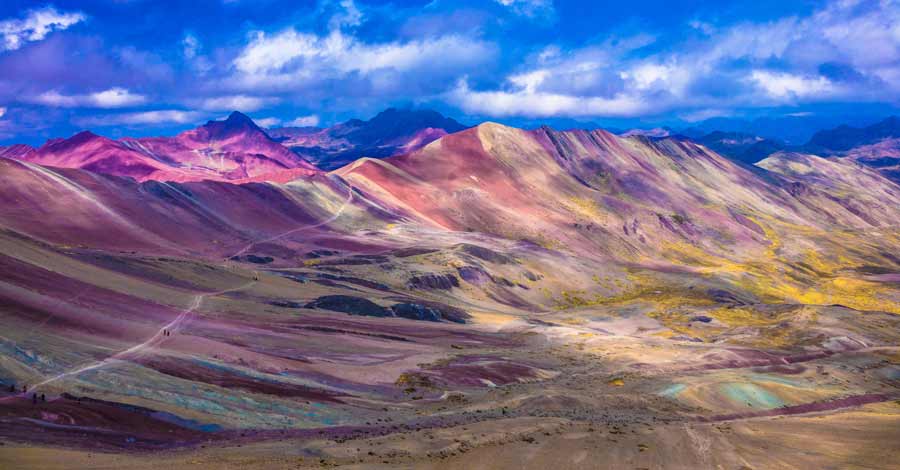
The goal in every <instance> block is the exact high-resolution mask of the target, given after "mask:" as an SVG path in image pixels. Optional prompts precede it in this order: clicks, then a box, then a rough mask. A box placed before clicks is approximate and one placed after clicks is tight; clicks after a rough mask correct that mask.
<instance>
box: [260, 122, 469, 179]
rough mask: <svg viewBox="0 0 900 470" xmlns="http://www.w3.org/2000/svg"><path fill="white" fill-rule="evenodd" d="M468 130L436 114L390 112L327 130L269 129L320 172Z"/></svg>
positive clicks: (401, 150) (400, 151)
mask: <svg viewBox="0 0 900 470" xmlns="http://www.w3.org/2000/svg"><path fill="white" fill-rule="evenodd" d="M465 128H466V126H464V125H462V124H460V123H458V122H456V121H455V120H453V119H451V118H448V117H444V116H443V115H441V114H440V113H438V112H436V111H430V110H409V109H395V108H389V109H387V110H385V111H382V112H380V113H378V115H376V116H375V117H373V118H372V119H370V120H368V121H362V120H359V119H351V120H349V121H347V122H344V123H341V124H337V125H335V126H333V127H329V128H327V129H318V128H309V127H306V128H295V127H288V128H279V129H270V130H269V133H270V134H271V135H272V137H273V138H274V139H276V140H278V141H279V142H281V143H282V144H283V145H285V146H286V147H288V148H290V149H291V150H293V151H294V152H296V153H297V154H298V155H301V156H303V157H304V158H305V159H307V160H309V161H311V162H313V163H315V164H316V166H318V167H319V168H322V169H325V170H333V169H335V168H339V167H341V166H344V165H346V164H348V163H350V162H352V161H353V160H356V159H357V158H359V157H363V156H365V157H372V158H383V157H389V156H391V155H397V154H400V153H406V152H410V151H412V150H415V149H418V148H421V147H422V146H424V145H426V144H428V143H429V142H432V141H434V140H435V139H438V138H440V137H442V136H444V135H447V134H452V133H454V132H458V131H461V130H463V129H465Z"/></svg>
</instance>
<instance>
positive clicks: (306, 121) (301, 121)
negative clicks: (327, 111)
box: [285, 114, 319, 127]
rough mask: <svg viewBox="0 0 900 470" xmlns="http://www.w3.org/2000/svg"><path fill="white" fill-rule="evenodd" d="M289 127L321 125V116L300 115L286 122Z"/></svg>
mask: <svg viewBox="0 0 900 470" xmlns="http://www.w3.org/2000/svg"><path fill="white" fill-rule="evenodd" d="M285 125H286V126H287V127H316V126H318V125H319V116H317V115H315V114H311V115H309V116H300V117H298V118H296V119H294V120H292V121H289V122H286V123H285Z"/></svg>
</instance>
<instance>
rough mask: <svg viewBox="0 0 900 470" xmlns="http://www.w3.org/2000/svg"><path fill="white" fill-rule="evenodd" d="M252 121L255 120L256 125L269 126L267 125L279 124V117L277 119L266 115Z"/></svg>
mask: <svg viewBox="0 0 900 470" xmlns="http://www.w3.org/2000/svg"><path fill="white" fill-rule="evenodd" d="M253 122H255V123H256V125H257V126H259V127H263V128H269V127H275V126H277V125H279V124H281V119H278V118H276V117H267V118H261V119H254V120H253Z"/></svg>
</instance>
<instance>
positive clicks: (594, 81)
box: [446, 0, 900, 118]
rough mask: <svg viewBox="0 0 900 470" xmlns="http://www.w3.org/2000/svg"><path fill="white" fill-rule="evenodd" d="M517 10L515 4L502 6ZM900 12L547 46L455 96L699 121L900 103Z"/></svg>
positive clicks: (495, 107)
mask: <svg viewBox="0 0 900 470" xmlns="http://www.w3.org/2000/svg"><path fill="white" fill-rule="evenodd" d="M497 1H498V2H500V3H502V4H504V5H507V6H514V5H515V4H516V3H517V2H516V1H515V0H497ZM898 24H900V5H898V3H897V2H896V1H895V0H881V1H877V0H840V1H833V2H830V3H828V4H826V5H825V6H823V7H822V8H820V9H819V10H817V11H814V12H813V13H811V14H810V15H808V16H805V17H787V18H781V19H776V20H774V21H768V22H758V23H753V22H740V23H736V24H732V25H714V24H712V23H708V22H705V21H702V20H701V19H696V20H693V21H691V22H689V24H687V25H686V27H689V28H690V29H692V30H695V31H699V32H700V33H702V34H701V35H700V36H697V35H693V37H691V38H690V39H689V40H687V41H688V42H685V43H673V44H671V45H669V46H668V47H664V48H655V49H654V50H653V51H652V52H647V50H646V49H644V50H641V48H642V47H643V46H644V45H646V44H648V43H650V42H652V38H646V37H645V38H640V37H635V38H626V39H624V40H621V41H611V40H607V41H605V42H604V43H601V44H596V45H590V46H587V47H584V48H581V49H575V50H569V51H565V50H562V49H560V48H559V47H556V46H554V45H549V46H542V47H540V48H538V49H537V50H536V52H535V53H534V54H533V56H532V57H531V59H530V60H528V61H526V62H525V63H524V64H523V65H522V66H520V68H519V69H518V70H515V71H514V72H512V73H509V74H508V75H507V76H506V77H505V80H503V81H502V82H500V83H498V84H496V85H495V86H493V87H490V86H488V87H485V88H483V89H480V90H475V89H472V88H470V86H469V83H468V82H467V81H461V82H459V83H458V84H457V86H456V87H455V88H454V89H453V90H452V91H451V92H449V93H448V94H447V95H446V96H448V97H449V99H450V100H451V101H452V102H454V103H456V104H457V105H459V106H460V107H462V108H463V109H464V110H466V111H469V112H473V113H481V114H484V115H490V116H507V115H524V116H534V117H554V116H571V117H580V116H640V115H648V114H659V113H663V112H668V111H673V110H674V111H681V112H682V115H684V116H688V117H691V118H694V117H697V116H703V115H708V116H712V114H711V113H714V114H717V115H722V114H724V113H728V110H729V109H735V108H742V107H758V106H780V105H795V104H799V103H813V102H824V101H829V100H834V99H838V98H839V99H847V100H854V101H888V102H897V101H898V100H900V28H898V27H897V25H898Z"/></svg>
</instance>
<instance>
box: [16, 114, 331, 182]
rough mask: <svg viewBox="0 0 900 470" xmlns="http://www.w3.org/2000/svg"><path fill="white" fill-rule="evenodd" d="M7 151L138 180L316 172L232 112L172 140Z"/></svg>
mask: <svg viewBox="0 0 900 470" xmlns="http://www.w3.org/2000/svg"><path fill="white" fill-rule="evenodd" d="M29 149H30V148H29V147H25V146H13V147H9V148H6V149H5V150H4V151H3V152H2V154H0V156H3V157H6V158H15V159H19V160H24V161H29V162H33V163H37V164H40V165H44V166H50V167H60V168H80V169H85V170H88V171H91V172H95V173H103V174H109V175H117V176H129V177H132V178H134V179H136V180H138V181H147V180H155V181H199V180H204V179H210V180H220V181H224V180H239V179H246V178H256V179H265V178H266V177H268V176H269V175H271V177H272V178H273V179H277V180H283V179H284V177H283V176H279V175H280V174H284V173H285V172H288V173H290V174H294V175H301V174H313V173H315V172H317V171H318V170H317V169H316V168H315V167H314V166H312V165H311V164H310V163H308V162H307V161H305V160H303V159H302V158H300V157H298V156H297V155H296V154H294V153H293V152H291V151H290V150H288V149H287V148H285V147H283V146H281V145H280V144H278V143H277V142H275V141H273V140H272V139H271V138H270V137H269V136H268V135H266V133H265V132H264V131H263V130H262V129H260V128H259V127H257V126H256V124H254V123H253V121H252V120H251V119H250V118H248V117H247V116H245V115H243V114H240V113H237V112H235V113H232V114H231V115H230V116H229V117H228V119H226V120H224V121H210V122H208V123H207V124H205V125H203V126H201V127H199V128H197V129H193V130H190V131H186V132H183V133H181V134H179V135H178V136H176V137H152V138H141V139H132V138H124V139H121V140H112V139H109V138H106V137H102V136H98V135H96V134H93V133H91V132H89V131H85V132H81V133H78V134H76V135H75V136H73V137H71V138H68V139H54V140H50V141H48V142H47V143H46V144H44V145H43V146H41V147H40V148H38V149H34V150H33V151H32V150H29Z"/></svg>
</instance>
